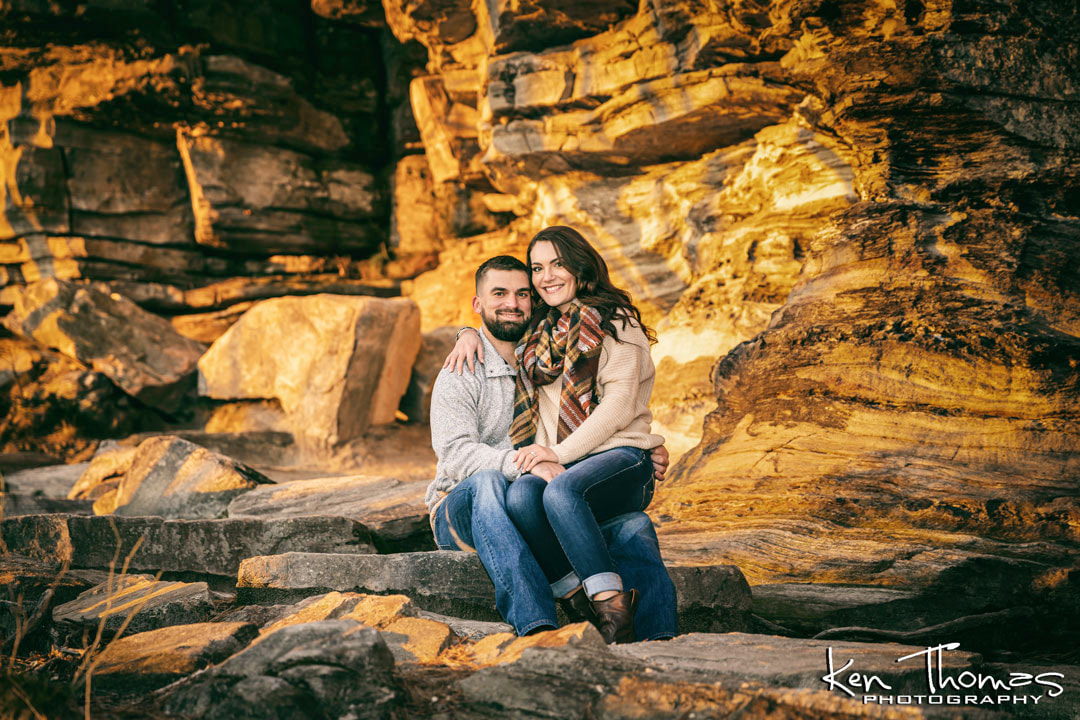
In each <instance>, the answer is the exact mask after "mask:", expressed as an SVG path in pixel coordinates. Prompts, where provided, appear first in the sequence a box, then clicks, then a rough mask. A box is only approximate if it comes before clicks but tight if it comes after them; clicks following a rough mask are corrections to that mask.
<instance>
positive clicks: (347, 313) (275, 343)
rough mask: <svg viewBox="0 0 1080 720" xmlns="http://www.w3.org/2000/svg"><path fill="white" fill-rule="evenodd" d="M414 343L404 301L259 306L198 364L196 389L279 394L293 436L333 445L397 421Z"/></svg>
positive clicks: (414, 323)
mask: <svg viewBox="0 0 1080 720" xmlns="http://www.w3.org/2000/svg"><path fill="white" fill-rule="evenodd" d="M419 346H420V316H419V312H418V310H417V309H416V305H415V303H413V302H412V301H411V300H405V299H387V300H380V299H371V298H351V297H344V296H336V295H314V296H311V297H305V298H295V297H293V298H279V299H274V300H268V301H265V302H261V303H259V304H257V305H255V306H254V307H252V308H251V309H250V310H248V311H247V312H246V313H244V315H243V316H242V317H241V318H240V320H239V321H237V322H236V324H235V325H233V326H232V327H230V328H229V329H228V330H227V331H226V332H225V334H224V335H222V336H221V337H220V338H218V339H217V341H215V342H214V344H213V345H212V346H211V347H210V349H209V350H208V351H207V353H206V355H204V356H203V358H202V359H201V360H200V361H199V392H200V394H201V395H204V396H207V397H212V398H217V399H225V400H228V399H238V398H276V399H277V400H278V401H279V402H280V403H281V407H282V409H283V410H284V411H285V413H286V414H287V415H288V416H289V418H290V421H291V422H292V425H293V432H294V435H295V436H296V437H297V438H298V440H302V441H303V442H304V443H305V444H308V445H312V446H318V447H326V446H334V445H338V444H340V443H343V442H345V441H348V440H350V439H352V438H356V437H359V436H360V435H362V434H363V432H364V431H365V430H367V428H368V427H369V426H370V425H372V424H379V423H389V422H392V421H393V420H394V417H395V413H396V412H397V406H398V403H399V401H400V400H401V396H402V395H403V394H404V392H405V389H406V387H407V386H408V382H409V368H411V367H412V363H413V360H414V359H415V358H416V353H417V351H418V349H419Z"/></svg>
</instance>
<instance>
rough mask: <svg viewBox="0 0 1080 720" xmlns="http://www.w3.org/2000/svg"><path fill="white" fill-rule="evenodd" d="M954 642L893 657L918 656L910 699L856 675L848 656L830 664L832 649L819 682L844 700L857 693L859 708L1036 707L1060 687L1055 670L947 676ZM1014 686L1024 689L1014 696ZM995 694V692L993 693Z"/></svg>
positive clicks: (966, 672) (867, 676) (878, 679)
mask: <svg viewBox="0 0 1080 720" xmlns="http://www.w3.org/2000/svg"><path fill="white" fill-rule="evenodd" d="M959 647H960V643H944V644H942V645H935V646H934V647H928V648H926V649H925V650H920V651H918V652H914V653H911V654H910V655H905V656H903V657H899V658H896V662H898V663H899V662H904V661H906V660H912V659H914V658H918V657H922V658H923V659H924V660H925V665H926V675H925V680H926V694H924V695H915V694H910V693H907V692H905V693H904V694H902V695H893V694H883V693H885V692H888V691H891V690H892V689H893V688H892V686H891V685H889V684H888V683H887V682H886V681H885V680H883V679H882V678H881V676H879V675H872V674H870V673H863V672H859V671H858V670H856V669H853V667H852V666H853V665H854V664H855V660H854V658H849V659H848V661H847V662H846V663H844V664H843V665H842V666H841V667H839V668H838V667H836V665H835V663H834V661H833V649H832V647H829V648H827V650H826V652H825V664H826V674H825V675H824V676H822V678H821V680H822V682H824V683H825V684H826V685H828V686H829V689H830V690H839V691H840V692H843V693H845V694H847V695H848V696H849V697H855V695H856V693H860V694H862V701H863V704H864V705H865V704H867V703H878V704H884V705H893V704H896V705H921V704H930V705H1014V704H1025V705H1026V704H1028V703H1029V702H1030V703H1031V704H1033V705H1037V704H1038V703H1039V701H1040V700H1042V699H1043V697H1051V698H1055V697H1057V696H1058V695H1061V694H1062V693H1063V692H1065V689H1064V688H1063V687H1062V686H1061V685H1060V684H1058V683H1056V682H1054V681H1053V680H1052V679H1051V678H1059V679H1064V677H1065V676H1064V674H1062V673H1059V672H1043V673H1039V674H1037V675H1035V674H1032V673H1029V672H1018V671H1014V672H1010V673H1009V676H1008V677H1007V678H1002V677H999V676H998V675H993V674H990V673H982V672H974V671H972V670H964V671H962V672H960V673H955V672H949V671H947V670H946V668H945V667H944V662H943V659H944V654H945V653H946V652H947V651H949V650H956V649H957V648H959ZM1018 688H1024V690H1020V691H1019V692H1016V691H1017V689H1018ZM994 693H996V694H994Z"/></svg>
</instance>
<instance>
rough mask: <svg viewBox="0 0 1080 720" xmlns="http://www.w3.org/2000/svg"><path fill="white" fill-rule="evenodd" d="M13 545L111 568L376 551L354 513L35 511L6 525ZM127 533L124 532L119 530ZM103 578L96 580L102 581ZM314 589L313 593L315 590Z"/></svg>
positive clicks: (207, 568)
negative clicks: (229, 516)
mask: <svg viewBox="0 0 1080 720" xmlns="http://www.w3.org/2000/svg"><path fill="white" fill-rule="evenodd" d="M0 530H2V534H3V540H4V542H5V543H6V544H7V546H8V548H9V549H10V550H11V552H14V553H19V554H22V555H26V556H29V557H31V558H34V559H37V560H38V561H40V562H43V563H46V564H49V565H52V566H53V567H59V566H60V565H61V564H62V563H63V562H65V561H69V562H70V563H71V567H75V568H107V567H108V566H109V563H110V562H112V560H113V557H114V553H115V552H117V549H118V548H119V557H121V558H126V557H127V556H128V554H130V553H131V551H132V549H133V548H134V547H135V543H136V542H139V539H140V538H142V542H141V544H140V545H139V549H138V551H136V552H135V554H134V555H132V556H131V561H130V564H129V570H131V571H139V570H147V571H155V570H163V571H166V572H174V571H175V572H191V573H205V574H209V575H219V576H226V577H229V578H235V577H236V573H237V570H238V568H239V567H240V563H241V562H242V561H243V560H244V559H245V558H250V557H256V556H261V555H266V554H273V553H279V552H290V551H312V552H329V553H354V552H355V553H372V552H375V547H374V546H373V545H372V544H371V542H370V539H369V538H370V535H369V533H368V530H367V528H365V527H364V526H363V525H361V524H360V523H358V522H355V521H353V520H348V519H346V518H332V517H306V518H282V519H278V520H257V519H238V520H165V519H163V518H156V517H141V518H128V517H118V516H96V517H95V516H77V515H27V516H23V517H18V518H9V519H7V520H4V521H3V523H2V525H0ZM117 536H119V538H118V537H117ZM95 584H96V583H95ZM310 594H312V593H306V595H310Z"/></svg>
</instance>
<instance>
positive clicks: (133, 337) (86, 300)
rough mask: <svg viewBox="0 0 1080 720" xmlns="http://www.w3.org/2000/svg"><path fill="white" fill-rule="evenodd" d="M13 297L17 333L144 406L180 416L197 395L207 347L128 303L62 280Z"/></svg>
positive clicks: (19, 290) (12, 323)
mask: <svg viewBox="0 0 1080 720" xmlns="http://www.w3.org/2000/svg"><path fill="white" fill-rule="evenodd" d="M9 290H11V291H12V292H11V294H10V298H11V301H12V302H13V303H14V306H15V307H14V309H13V310H12V311H11V313H10V314H9V315H8V316H7V317H6V318H5V319H4V324H5V325H6V326H7V328H8V329H9V330H11V331H12V332H14V333H17V334H19V335H22V336H23V337H26V338H28V339H31V340H35V341H37V342H39V343H41V344H42V345H45V346H46V347H50V348H53V349H55V350H57V351H58V352H60V353H62V354H64V355H66V356H68V357H70V358H72V359H74V360H78V361H79V362H81V363H83V364H84V365H86V366H88V367H90V368H92V369H94V370H96V371H97V372H100V373H102V374H104V375H105V376H106V377H108V378H109V379H110V380H112V382H113V383H114V384H115V385H116V386H117V387H119V388H120V389H121V390H123V391H124V392H126V393H128V394H130V395H133V396H135V397H137V398H139V400H141V401H142V402H144V403H146V404H148V405H153V406H155V407H158V408H161V409H162V410H166V411H172V410H175V409H176V408H177V407H178V405H179V403H180V401H181V399H182V397H183V395H184V394H185V392H187V391H188V390H190V389H192V388H193V386H194V380H195V377H194V374H195V369H196V364H197V363H198V361H199V357H200V356H201V355H202V354H203V351H204V349H205V348H204V346H203V345H202V343H198V342H195V341H194V340H191V339H189V338H186V337H184V336H183V335H181V334H180V333H178V332H176V330H174V329H173V326H172V325H170V324H169V321H168V320H165V319H164V318H161V317H159V316H157V315H154V314H153V313H150V312H147V311H146V310H143V309H142V308H140V307H139V306H138V305H136V304H135V303H133V302H131V301H130V300H128V299H127V298H125V297H123V296H121V295H118V294H116V293H112V294H109V293H104V292H101V291H100V290H96V289H94V288H91V287H88V286H85V285H79V284H75V283H69V282H63V281H61V280H56V279H54V278H49V279H47V280H41V281H39V282H36V283H34V284H32V285H28V286H22V287H20V286H12V287H11V288H9Z"/></svg>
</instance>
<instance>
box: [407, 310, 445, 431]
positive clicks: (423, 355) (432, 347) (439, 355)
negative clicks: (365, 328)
mask: <svg viewBox="0 0 1080 720" xmlns="http://www.w3.org/2000/svg"><path fill="white" fill-rule="evenodd" d="M457 330H458V328H457V327H456V326H447V327H441V328H435V329H434V330H432V331H430V332H426V333H424V336H423V339H422V341H421V342H420V353H419V354H418V355H417V356H416V362H415V363H414V364H413V369H412V377H410V378H409V388H408V389H407V390H406V391H405V396H404V397H402V398H401V412H403V413H405V415H406V416H407V417H408V418H409V422H421V423H426V422H428V421H429V420H430V418H431V388H432V387H434V385H435V378H436V377H437V376H438V374H439V370H441V369H442V365H443V361H444V360H446V356H447V355H448V354H449V353H450V351H451V350H452V349H453V347H454V341H455V340H456V338H455V337H454V336H455V335H456V334H457Z"/></svg>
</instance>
